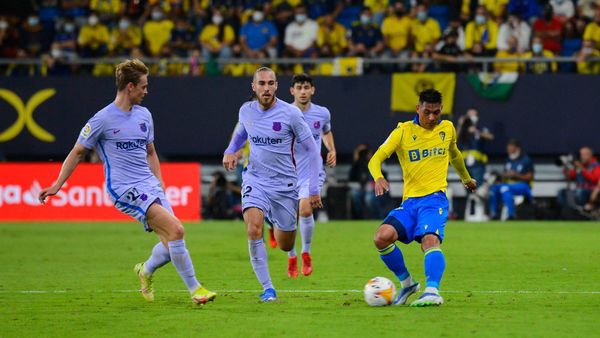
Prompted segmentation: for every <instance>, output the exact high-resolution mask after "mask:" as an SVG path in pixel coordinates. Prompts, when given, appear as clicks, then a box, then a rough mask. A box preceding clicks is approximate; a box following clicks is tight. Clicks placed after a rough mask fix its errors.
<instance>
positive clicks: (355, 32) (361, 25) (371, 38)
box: [349, 8, 384, 57]
mask: <svg viewBox="0 0 600 338" xmlns="http://www.w3.org/2000/svg"><path fill="white" fill-rule="evenodd" d="M383 48H384V45H383V37H382V36H381V31H380V30H379V27H377V26H376V25H374V24H373V22H372V15H371V10H370V9H369V8H364V9H363V10H362V12H361V14H360V21H359V22H355V23H353V24H352V34H351V36H350V52H349V55H350V56H361V57H376V56H379V55H381V53H382V52H383Z"/></svg>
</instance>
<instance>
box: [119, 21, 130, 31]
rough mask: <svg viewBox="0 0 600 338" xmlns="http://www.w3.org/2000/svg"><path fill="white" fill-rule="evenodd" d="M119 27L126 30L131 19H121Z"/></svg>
mask: <svg viewBox="0 0 600 338" xmlns="http://www.w3.org/2000/svg"><path fill="white" fill-rule="evenodd" d="M119 28H120V29H122V30H126V29H127V28H129V21H127V20H121V21H119Z"/></svg>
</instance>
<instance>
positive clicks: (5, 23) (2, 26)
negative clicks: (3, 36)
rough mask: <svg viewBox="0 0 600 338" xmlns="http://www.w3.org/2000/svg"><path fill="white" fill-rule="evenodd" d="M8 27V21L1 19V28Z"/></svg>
mask: <svg viewBox="0 0 600 338" xmlns="http://www.w3.org/2000/svg"><path fill="white" fill-rule="evenodd" d="M7 28H8V22H6V21H4V20H2V21H0V29H7Z"/></svg>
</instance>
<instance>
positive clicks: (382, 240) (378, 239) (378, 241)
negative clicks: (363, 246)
mask: <svg viewBox="0 0 600 338" xmlns="http://www.w3.org/2000/svg"><path fill="white" fill-rule="evenodd" d="M394 242H395V236H394V234H393V233H391V232H389V231H386V230H385V229H382V228H379V230H377V232H376V233H375V237H374V238H373V243H374V244H375V247H377V249H379V250H381V249H385V248H387V247H388V246H389V245H390V244H392V243H394Z"/></svg>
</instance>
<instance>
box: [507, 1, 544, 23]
mask: <svg viewBox="0 0 600 338" xmlns="http://www.w3.org/2000/svg"><path fill="white" fill-rule="evenodd" d="M508 12H509V13H515V14H519V16H520V17H521V19H523V20H525V21H531V20H532V19H534V18H536V17H538V16H539V15H540V7H539V5H538V3H537V1H536V0H509V2H508Z"/></svg>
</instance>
